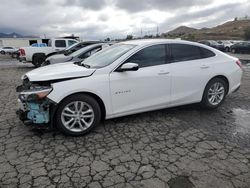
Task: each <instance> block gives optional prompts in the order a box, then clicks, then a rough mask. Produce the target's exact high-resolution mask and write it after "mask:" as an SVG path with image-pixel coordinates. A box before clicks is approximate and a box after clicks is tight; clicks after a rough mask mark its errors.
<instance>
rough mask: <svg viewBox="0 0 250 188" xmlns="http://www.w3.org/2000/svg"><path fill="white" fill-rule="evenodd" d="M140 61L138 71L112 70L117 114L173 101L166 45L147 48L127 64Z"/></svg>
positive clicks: (129, 59)
mask: <svg viewBox="0 0 250 188" xmlns="http://www.w3.org/2000/svg"><path fill="white" fill-rule="evenodd" d="M129 62H130V63H137V64H138V65H139V70H137V71H127V72H116V71H114V72H112V73H111V74H110V90H111V98H112V105H113V113H114V114H115V115H117V116H119V115H122V114H131V113H133V112H140V111H146V110H150V109H155V108H158V107H163V106H167V105H168V104H169V102H170V93H171V92H170V90H171V86H170V83H171V71H170V65H169V64H168V63H167V61H166V45H164V44H162V45H154V46H150V47H146V48H144V49H142V50H140V51H139V52H137V53H135V54H134V55H132V56H131V57H130V58H128V59H127V60H126V61H125V62H124V63H129Z"/></svg>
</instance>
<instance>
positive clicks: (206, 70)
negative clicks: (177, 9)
mask: <svg viewBox="0 0 250 188" xmlns="http://www.w3.org/2000/svg"><path fill="white" fill-rule="evenodd" d="M241 77H242V69H241V63H240V61H239V60H238V59H236V58H234V57H231V56H229V55H226V54H224V53H223V52H220V51H218V50H216V49H214V48H210V47H208V46H205V45H203V44H199V43H193V42H187V41H181V40H165V39H155V40H134V41H127V42H122V43H118V44H116V45H113V46H111V47H108V48H106V49H104V50H102V51H100V52H98V53H96V54H95V55H93V56H91V57H90V58H88V59H86V60H85V61H83V62H82V63H62V64H57V65H50V66H46V67H42V68H39V69H36V70H33V71H30V72H28V73H27V74H25V75H24V76H23V85H22V86H19V87H18V88H17V91H18V92H19V101H20V102H21V104H22V107H21V109H20V110H19V115H20V118H21V119H22V120H23V121H24V122H25V124H37V125H46V124H52V125H56V126H57V127H58V128H59V129H60V130H61V131H62V132H63V133H66V134H70V135H74V136H77V135H83V134H85V133H87V132H89V131H90V130H91V129H93V128H94V127H95V126H96V125H98V124H99V122H100V120H101V119H110V118H115V117H120V116H126V115H130V114H135V113H141V112H146V111H151V110H157V109H163V108H167V107H173V106H179V105H185V104H191V103H201V104H202V105H203V106H204V107H206V108H210V109H214V108H217V107H218V106H220V105H221V104H222V103H223V101H224V99H225V97H226V96H227V95H228V94H230V93H232V92H234V91H236V90H237V89H238V88H239V87H240V84H241Z"/></svg>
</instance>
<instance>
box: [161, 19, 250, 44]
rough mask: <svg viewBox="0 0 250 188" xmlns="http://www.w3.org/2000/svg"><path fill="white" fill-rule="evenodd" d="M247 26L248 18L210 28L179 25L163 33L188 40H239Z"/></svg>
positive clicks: (249, 25) (248, 25)
mask: <svg viewBox="0 0 250 188" xmlns="http://www.w3.org/2000/svg"><path fill="white" fill-rule="evenodd" d="M248 27H250V20H234V21H229V22H226V23H224V24H221V25H218V26H216V27H212V28H202V29H195V28H190V27H186V26H181V27H178V28H176V29H174V30H172V31H169V32H167V33H165V34H163V35H164V36H165V37H170V38H173V37H181V38H183V39H189V40H203V39H208V40H229V39H230V40H241V39H243V38H244V31H245V29H246V28H248Z"/></svg>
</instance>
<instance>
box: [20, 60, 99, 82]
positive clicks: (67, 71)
mask: <svg viewBox="0 0 250 188" xmlns="http://www.w3.org/2000/svg"><path fill="white" fill-rule="evenodd" d="M95 70H96V69H87V68H85V67H83V66H79V65H77V64H74V63H73V62H67V63H59V64H55V65H48V66H45V67H40V68H37V69H35V70H32V71H30V72H28V73H26V74H25V76H27V77H28V78H29V80H30V81H31V82H38V81H52V80H60V79H71V78H78V77H88V76H91V75H92V74H93V73H94V72H95Z"/></svg>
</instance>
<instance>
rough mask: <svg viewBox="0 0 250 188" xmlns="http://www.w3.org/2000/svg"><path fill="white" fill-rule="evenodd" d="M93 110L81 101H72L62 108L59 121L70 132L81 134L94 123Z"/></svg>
mask: <svg viewBox="0 0 250 188" xmlns="http://www.w3.org/2000/svg"><path fill="white" fill-rule="evenodd" d="M94 118H95V116H94V110H93V108H92V107H91V106H90V105H89V104H87V103H86V102H83V101H74V102H71V103H69V104H68V105H66V106H65V107H64V109H63V110H62V113H61V121H62V123H63V125H64V126H65V128H67V129H68V130H70V131H72V132H82V131H84V130H86V129H88V128H89V127H90V126H91V125H92V123H93V121H94Z"/></svg>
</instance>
